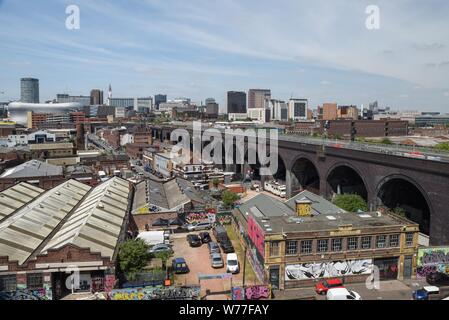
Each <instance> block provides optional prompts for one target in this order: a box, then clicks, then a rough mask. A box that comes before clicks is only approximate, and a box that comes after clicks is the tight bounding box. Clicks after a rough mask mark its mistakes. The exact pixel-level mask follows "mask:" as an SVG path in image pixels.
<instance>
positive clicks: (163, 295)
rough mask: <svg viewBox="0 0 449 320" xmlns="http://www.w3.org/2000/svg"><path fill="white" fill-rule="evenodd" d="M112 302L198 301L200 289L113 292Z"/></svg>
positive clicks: (110, 294)
mask: <svg viewBox="0 0 449 320" xmlns="http://www.w3.org/2000/svg"><path fill="white" fill-rule="evenodd" d="M108 298H109V299H110V300H198V299H199V298H200V287H199V286H191V287H139V288H130V289H117V290H112V291H111V292H110V293H109V294H108Z"/></svg>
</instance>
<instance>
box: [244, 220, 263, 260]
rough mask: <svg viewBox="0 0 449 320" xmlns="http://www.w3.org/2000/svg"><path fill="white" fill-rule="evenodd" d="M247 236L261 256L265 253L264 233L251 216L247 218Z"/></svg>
mask: <svg viewBox="0 0 449 320" xmlns="http://www.w3.org/2000/svg"><path fill="white" fill-rule="evenodd" d="M248 237H249V238H250V239H251V241H252V242H253V243H254V246H255V247H256V248H257V251H259V253H260V255H261V256H262V257H263V256H264V255H265V233H264V231H263V230H262V228H261V227H260V226H259V224H258V223H257V222H256V220H255V219H254V218H253V217H252V216H249V218H248Z"/></svg>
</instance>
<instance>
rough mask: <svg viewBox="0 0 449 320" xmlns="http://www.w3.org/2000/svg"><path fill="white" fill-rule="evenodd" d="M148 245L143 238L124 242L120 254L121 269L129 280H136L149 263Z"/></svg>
mask: <svg viewBox="0 0 449 320" xmlns="http://www.w3.org/2000/svg"><path fill="white" fill-rule="evenodd" d="M149 258H150V255H149V253H148V245H147V244H146V243H145V242H144V241H143V240H142V239H135V240H128V241H126V242H124V243H123V244H122V245H121V247H120V251H119V254H118V260H119V266H120V269H121V270H122V271H123V272H124V273H125V275H126V277H127V278H128V279H129V280H135V279H136V276H137V274H138V273H139V272H141V271H142V270H143V269H144V268H145V267H146V266H147V263H148V259H149Z"/></svg>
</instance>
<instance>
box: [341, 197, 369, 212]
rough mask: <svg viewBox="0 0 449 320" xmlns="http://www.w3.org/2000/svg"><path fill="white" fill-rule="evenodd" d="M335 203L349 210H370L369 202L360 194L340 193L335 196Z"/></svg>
mask: <svg viewBox="0 0 449 320" xmlns="http://www.w3.org/2000/svg"><path fill="white" fill-rule="evenodd" d="M333 203H334V204H335V205H336V206H338V207H340V208H342V209H343V210H346V211H349V212H357V211H359V210H361V211H368V204H367V203H366V201H365V199H363V198H362V197H361V196H359V195H358V194H348V193H346V194H339V195H337V196H336V197H335V198H334V201H333Z"/></svg>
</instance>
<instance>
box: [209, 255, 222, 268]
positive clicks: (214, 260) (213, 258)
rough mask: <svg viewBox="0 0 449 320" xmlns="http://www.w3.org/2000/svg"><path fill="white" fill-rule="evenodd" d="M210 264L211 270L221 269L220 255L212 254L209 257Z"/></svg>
mask: <svg viewBox="0 0 449 320" xmlns="http://www.w3.org/2000/svg"><path fill="white" fill-rule="evenodd" d="M210 263H211V265H212V268H223V267H224V262H223V259H222V257H221V254H219V253H216V252H214V253H212V254H211V255H210Z"/></svg>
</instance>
